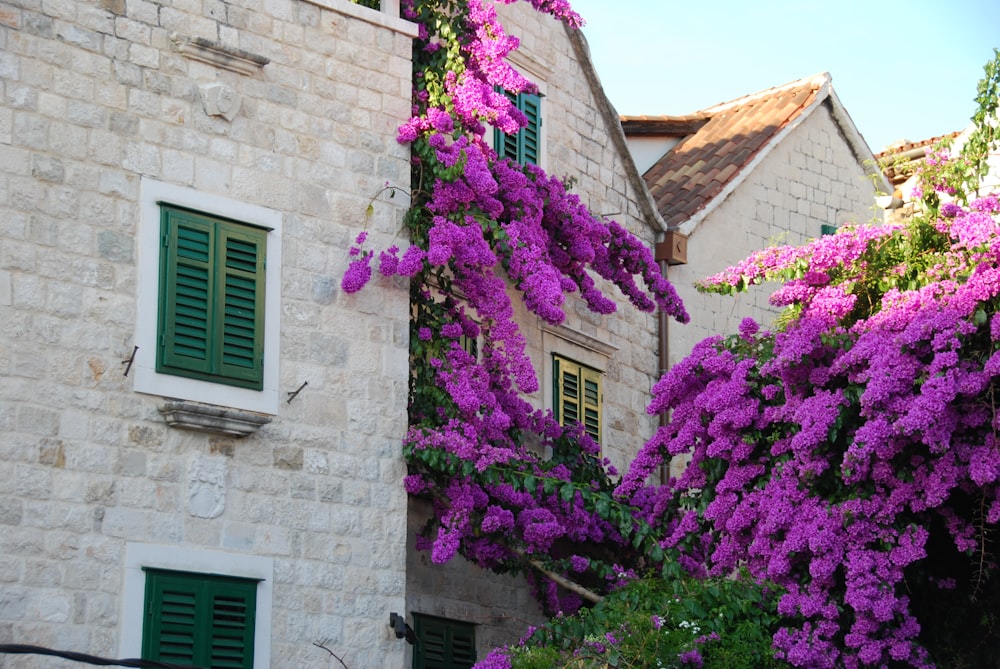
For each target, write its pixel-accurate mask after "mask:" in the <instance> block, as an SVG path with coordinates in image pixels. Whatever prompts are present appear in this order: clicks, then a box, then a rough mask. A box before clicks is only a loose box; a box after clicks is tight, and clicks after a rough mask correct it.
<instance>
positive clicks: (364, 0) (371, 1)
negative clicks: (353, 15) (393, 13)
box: [352, 0, 382, 9]
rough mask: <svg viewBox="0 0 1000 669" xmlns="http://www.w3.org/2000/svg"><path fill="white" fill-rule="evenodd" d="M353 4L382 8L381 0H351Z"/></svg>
mask: <svg viewBox="0 0 1000 669" xmlns="http://www.w3.org/2000/svg"><path fill="white" fill-rule="evenodd" d="M352 2H354V4H356V5H361V6H362V7H368V8H369V9H382V0H352Z"/></svg>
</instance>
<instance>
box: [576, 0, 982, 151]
mask: <svg viewBox="0 0 1000 669" xmlns="http://www.w3.org/2000/svg"><path fill="white" fill-rule="evenodd" d="M571 3H572V4H573V7H574V8H575V9H576V11H577V12H579V13H580V15H581V16H583V18H584V20H585V21H586V22H587V25H586V26H585V27H584V29H583V32H584V34H585V35H586V36H587V41H588V42H589V44H590V50H591V54H592V56H593V59H594V64H595V66H596V68H597V72H598V74H599V75H600V77H601V83H602V84H603V85H604V89H605V91H606V92H607V94H608V97H609V98H610V99H611V103H612V104H613V105H614V106H615V108H616V109H617V110H618V112H619V113H621V114H648V115H656V114H673V115H678V114H689V113H692V112H695V111H698V110H699V109H704V108H706V107H710V106H712V105H714V104H717V103H719V102H725V101H727V100H732V99H734V98H738V97H741V96H743V95H747V94H749V93H755V92H757V91H761V90H764V89H766V88H770V87H772V86H778V85H781V84H784V83H787V82H789V81H794V80H795V79H800V78H803V77H808V76H811V75H814V74H818V73H820V72H829V73H830V74H831V75H832V77H833V89H834V90H835V91H836V93H837V96H838V97H839V98H840V101H841V102H842V103H843V104H844V107H845V108H846V109H847V112H848V113H849V114H850V115H851V118H852V119H853V120H854V124H855V125H856V126H857V127H858V130H860V131H861V134H862V135H863V136H864V138H865V140H866V141H867V142H868V145H869V146H870V147H871V149H872V151H874V152H876V153H877V152H878V151H880V150H881V149H882V148H884V147H885V146H886V145H887V144H889V143H891V142H893V141H896V140H899V139H908V140H910V141H920V140H923V139H928V138H930V137H935V136H937V135H943V134H946V133H949V132H952V131H954V130H962V129H963V128H965V126H966V125H967V124H968V122H969V118H970V117H971V116H972V114H973V113H974V112H975V109H976V106H975V103H974V101H973V98H974V97H975V95H976V84H977V82H978V81H979V80H980V79H981V78H982V76H983V65H984V64H985V63H986V62H987V61H988V60H990V59H991V58H992V57H993V48H994V47H1000V0H938V1H936V2H932V1H930V0H908V1H902V0H881V1H879V0H867V1H866V0H826V1H818V2H817V1H802V2H791V1H787V0H769V1H768V2H753V1H749V0H695V1H694V2H691V1H690V0H689V1H687V2H677V1H675V0H571Z"/></svg>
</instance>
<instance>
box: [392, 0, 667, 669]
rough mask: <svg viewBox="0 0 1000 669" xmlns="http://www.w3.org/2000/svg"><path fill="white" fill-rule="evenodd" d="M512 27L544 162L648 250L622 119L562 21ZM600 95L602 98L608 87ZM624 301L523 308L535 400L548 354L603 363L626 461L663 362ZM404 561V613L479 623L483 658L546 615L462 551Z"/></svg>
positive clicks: (547, 376)
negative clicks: (535, 95)
mask: <svg viewBox="0 0 1000 669" xmlns="http://www.w3.org/2000/svg"><path fill="white" fill-rule="evenodd" d="M498 11H499V12H500V16H501V21H502V22H503V23H504V25H505V27H506V28H507V30H508V32H509V33H511V34H514V35H517V36H519V37H520V38H521V49H520V50H519V51H518V52H517V53H515V54H514V56H513V58H512V60H513V62H514V63H515V64H516V65H517V66H518V67H519V68H521V70H522V71H523V72H524V73H525V74H527V75H529V76H530V77H532V78H533V80H535V81H536V82H538V84H539V86H540V88H541V92H542V93H543V94H544V97H543V99H542V119H543V123H542V133H543V140H542V145H543V158H542V160H541V164H542V167H543V168H544V169H545V170H546V171H547V172H548V173H549V174H552V175H556V176H560V177H563V176H568V177H571V178H573V179H575V185H574V187H573V191H574V192H575V193H577V194H579V196H580V198H581V199H582V201H583V202H584V203H586V204H587V205H588V206H589V207H590V209H591V210H592V211H593V212H595V213H597V214H600V215H606V216H607V217H608V218H610V219H614V220H617V221H618V222H620V223H622V224H623V225H625V226H626V227H627V228H628V229H629V230H631V231H632V232H633V233H634V234H637V235H638V236H639V237H640V238H642V239H643V240H644V241H646V243H647V244H649V245H650V247H652V244H653V242H654V240H655V231H654V230H653V228H652V227H651V225H650V223H649V222H648V221H646V220H645V219H643V218H642V217H641V215H640V209H639V206H638V199H639V197H640V193H638V192H636V190H635V188H634V182H632V181H630V180H629V178H628V175H627V173H626V170H625V164H624V161H625V160H630V159H629V158H626V157H624V156H623V155H622V154H621V153H619V152H618V150H617V148H616V146H615V144H614V143H613V142H612V141H611V138H610V133H611V132H613V131H614V132H621V130H620V126H618V122H617V118H611V119H608V118H605V117H604V116H602V115H601V113H600V112H599V105H598V102H597V99H596V97H595V95H596V94H595V91H594V90H592V88H591V86H590V84H589V83H588V81H587V78H586V76H585V71H584V69H583V66H582V65H581V63H580V62H579V61H578V59H577V56H576V53H575V52H574V49H573V45H572V42H571V41H570V39H569V38H568V37H567V35H566V33H565V31H564V29H563V27H562V25H561V24H560V23H558V22H557V21H555V20H554V19H552V18H551V17H548V16H546V15H541V14H538V13H537V12H535V10H533V9H532V8H531V7H530V5H528V3H514V4H512V5H503V6H499V7H498ZM597 94H600V95H603V92H599V93H597ZM611 294H612V295H617V299H618V300H619V301H620V306H619V309H618V311H617V313H615V314H612V315H610V316H601V315H598V314H593V313H591V312H590V311H589V310H587V309H586V307H585V306H584V305H583V304H582V302H580V301H579V300H577V299H571V300H569V301H568V302H567V304H566V313H567V318H566V321H565V323H563V324H562V325H560V326H547V325H544V324H542V323H540V322H539V320H538V319H537V318H536V317H535V316H533V315H531V314H528V313H527V312H526V311H525V310H524V309H523V308H520V309H519V310H518V312H517V313H518V321H519V322H520V323H522V324H523V325H524V332H525V333H526V335H527V337H528V340H529V352H530V355H531V356H532V360H533V362H534V363H535V368H536V369H537V370H539V372H540V374H539V381H540V386H541V389H540V391H539V392H538V393H535V394H533V395H532V396H530V397H529V400H530V401H531V402H532V403H533V404H534V405H535V406H537V407H540V408H546V409H550V408H551V407H552V396H553V388H552V385H553V384H552V363H551V361H552V354H553V353H560V354H562V355H565V356H567V357H569V358H571V359H574V360H576V361H577V362H581V363H583V364H586V365H589V366H591V367H594V368H597V369H599V370H600V371H601V372H602V373H603V383H604V403H603V410H604V425H605V433H604V439H603V447H604V452H605V454H606V456H607V457H609V458H610V459H611V460H612V462H613V463H614V464H615V465H616V466H617V467H619V469H622V468H624V466H625V465H626V464H627V462H628V461H629V460H630V459H631V457H632V455H634V453H635V452H636V451H637V450H638V448H639V447H640V446H641V445H642V443H643V442H644V441H645V440H646V439H648V438H649V437H650V436H652V434H653V431H654V429H655V420H654V419H653V418H651V417H649V416H647V415H646V413H645V407H646V404H647V403H648V401H649V391H650V389H651V387H652V384H653V383H654V381H655V378H656V374H657V368H658V362H657V350H656V318H655V316H654V315H651V314H645V313H641V312H639V311H637V310H636V309H635V308H633V307H632V306H631V305H630V304H628V303H627V301H625V300H624V298H623V297H622V295H621V293H620V292H618V291H617V289H612V292H611ZM410 509H411V512H410V523H411V529H412V530H413V531H414V532H415V531H416V530H417V529H419V528H420V527H421V526H422V524H423V522H424V520H425V519H426V517H427V513H428V509H427V508H426V506H425V505H424V504H423V503H422V502H419V501H411V505H410ZM408 560H409V561H408V565H407V610H408V611H416V612H418V613H424V614H428V615H436V616H442V617H445V618H452V619H456V620H463V621H468V622H473V623H476V624H477V625H478V627H477V629H476V640H477V646H478V648H479V654H480V657H483V656H484V654H485V653H486V652H488V650H489V648H492V647H494V646H496V645H499V644H503V643H511V642H516V641H517V639H518V638H519V636H520V635H521V634H522V633H523V632H524V630H525V627H526V626H527V624H529V623H534V624H537V623H538V622H539V620H540V613H539V609H538V606H537V604H536V603H535V602H534V600H533V599H532V598H531V596H530V594H529V593H528V590H527V587H526V585H525V584H524V580H523V578H522V577H520V576H497V575H494V574H492V573H489V572H486V571H484V570H481V569H479V568H478V567H475V566H474V565H471V564H470V563H468V562H466V561H464V560H462V559H460V558H456V559H455V560H452V561H451V562H450V563H448V564H446V565H433V564H431V562H430V556H429V554H427V553H416V552H411V553H410V554H409V557H408Z"/></svg>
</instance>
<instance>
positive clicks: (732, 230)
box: [669, 105, 876, 365]
mask: <svg viewBox="0 0 1000 669" xmlns="http://www.w3.org/2000/svg"><path fill="white" fill-rule="evenodd" d="M875 194H876V193H875V187H874V184H873V182H872V180H871V179H870V178H868V177H867V175H866V174H865V171H864V167H863V165H862V164H861V163H860V162H859V160H858V159H857V158H856V157H855V156H854V154H853V153H852V152H851V150H850V148H849V145H848V143H847V142H846V141H845V140H844V139H843V137H842V136H841V135H840V132H839V130H838V127H837V125H836V123H835V122H834V120H833V118H832V116H831V114H830V112H829V109H828V107H827V106H826V105H824V106H822V107H820V108H818V109H817V110H816V111H815V112H814V113H812V114H811V115H810V116H808V117H807V118H806V119H805V120H803V122H802V123H801V125H799V126H798V127H797V128H796V129H795V130H793V131H792V133H791V134H789V135H788V136H786V137H785V138H784V139H783V140H782V141H781V142H780V143H779V144H778V145H777V146H776V147H775V148H774V149H773V151H772V152H771V153H770V154H769V155H768V156H767V157H766V158H765V159H764V160H763V162H762V163H760V164H759V165H758V166H756V167H755V168H754V170H753V171H752V173H751V174H750V175H749V177H748V178H747V179H746V180H745V181H744V182H743V183H742V184H740V185H739V186H738V187H737V188H736V190H735V191H734V192H733V193H732V194H731V195H730V196H729V197H728V198H727V199H726V200H725V201H724V202H722V203H721V204H720V205H719V206H718V208H717V209H715V210H714V211H712V212H711V213H710V214H709V215H707V216H706V218H705V219H704V220H702V221H701V223H699V224H698V226H697V227H696V228H695V229H694V231H693V232H692V233H691V235H690V237H689V239H688V246H687V260H688V262H687V264H686V265H677V266H674V267H671V268H670V270H669V276H670V280H671V281H672V282H673V283H674V285H675V286H676V287H677V290H678V293H679V294H680V295H681V298H682V299H683V300H684V303H685V305H686V306H687V309H688V312H689V313H690V314H691V322H690V323H689V324H687V325H677V324H674V323H671V324H670V333H669V342H670V344H669V345H670V362H671V365H673V364H676V363H677V362H679V361H680V360H682V359H683V358H684V357H685V356H687V354H688V353H690V351H691V349H692V348H693V347H694V345H695V344H696V343H697V342H699V341H701V340H702V339H704V338H705V337H708V336H711V335H716V334H722V335H726V334H731V333H734V332H736V331H737V329H738V328H739V324H740V322H741V321H742V320H743V319H744V318H745V317H747V316H750V317H753V318H754V319H756V320H757V321H758V322H759V323H761V324H762V325H764V326H767V325H768V324H770V323H771V321H772V319H773V318H774V316H775V315H776V314H777V313H778V309H776V308H774V307H772V306H771V305H770V304H769V302H768V299H769V297H770V295H771V293H772V292H773V291H774V290H775V288H777V285H761V286H757V287H754V288H752V289H751V290H750V291H748V292H745V293H741V294H739V295H737V296H735V297H728V296H720V295H704V294H701V293H698V292H697V291H696V290H695V289H694V288H693V283H694V282H695V281H697V280H699V279H703V278H705V277H708V276H711V275H713V274H715V273H717V272H719V271H722V270H723V269H725V268H726V267H729V266H732V265H735V264H736V263H738V262H739V261H740V260H742V259H743V258H745V257H747V256H749V255H750V254H751V253H753V252H755V251H759V250H761V249H764V248H767V247H768V246H775V245H783V244H791V245H797V244H801V243H803V242H804V241H806V240H808V239H812V238H816V237H819V236H820V234H821V226H822V225H833V226H840V225H843V224H846V223H871V222H872V221H873V220H875V216H876V213H875V211H876V210H875V209H874V206H875V201H874V200H875Z"/></svg>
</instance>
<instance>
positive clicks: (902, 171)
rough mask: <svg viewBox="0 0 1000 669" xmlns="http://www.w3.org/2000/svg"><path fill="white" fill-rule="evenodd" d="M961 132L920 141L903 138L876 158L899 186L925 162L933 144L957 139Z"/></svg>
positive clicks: (887, 175)
mask: <svg viewBox="0 0 1000 669" xmlns="http://www.w3.org/2000/svg"><path fill="white" fill-rule="evenodd" d="M959 134H960V133H959V132H957V131H956V132H952V133H949V134H947V135H939V136H938V137H931V138H929V139H924V140H921V141H919V142H910V141H908V140H902V141H899V142H896V143H895V144H892V145H890V146H888V147H886V149H885V150H884V151H881V152H880V153H876V154H875V160H877V161H878V164H879V166H880V167H881V168H882V172H883V173H884V174H885V177H886V178H887V179H888V180H889V182H890V183H891V184H892V185H893V186H899V185H900V184H902V183H903V182H904V181H906V180H907V179H908V178H910V176H912V175H913V173H914V172H916V171H917V168H919V167H920V165H922V164H923V162H924V157H925V156H926V155H927V151H929V150H930V148H931V147H932V146H934V145H935V144H937V143H938V142H941V141H944V140H946V139H955V138H956V137H958V135H959Z"/></svg>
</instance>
